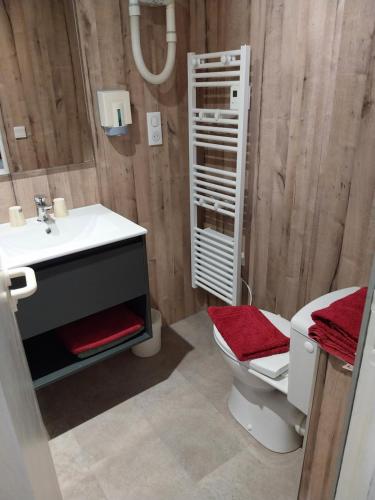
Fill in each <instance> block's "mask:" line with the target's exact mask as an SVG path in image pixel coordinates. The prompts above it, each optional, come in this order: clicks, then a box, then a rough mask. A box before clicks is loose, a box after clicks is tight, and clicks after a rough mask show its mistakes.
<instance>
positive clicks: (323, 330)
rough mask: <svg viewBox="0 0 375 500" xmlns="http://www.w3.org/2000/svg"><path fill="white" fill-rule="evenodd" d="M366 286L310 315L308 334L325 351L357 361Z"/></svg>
mask: <svg viewBox="0 0 375 500" xmlns="http://www.w3.org/2000/svg"><path fill="white" fill-rule="evenodd" d="M366 294H367V288H361V289H359V290H357V291H356V292H354V293H352V294H350V295H347V296H346V297H344V298H342V299H339V300H336V301H335V302H332V304H331V305H329V306H328V307H326V308H324V309H320V310H319V311H314V312H313V313H312V314H311V317H312V319H313V320H314V322H315V323H314V324H313V325H312V326H310V328H309V337H311V338H312V339H314V340H315V341H316V342H318V344H319V345H320V346H321V347H322V349H323V350H324V351H327V352H329V353H330V354H333V356H336V357H338V358H340V359H342V360H344V361H347V362H348V363H350V364H351V365H353V364H354V360H355V353H356V350H357V344H358V337H359V330H360V328H361V322H362V315H363V309H364V307H365V301H366Z"/></svg>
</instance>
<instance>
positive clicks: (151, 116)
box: [147, 111, 163, 146]
mask: <svg viewBox="0 0 375 500" xmlns="http://www.w3.org/2000/svg"><path fill="white" fill-rule="evenodd" d="M147 132H148V145H149V146H160V144H163V134H162V130H161V117H160V112H159V111H155V112H153V113H151V112H150V113H147Z"/></svg>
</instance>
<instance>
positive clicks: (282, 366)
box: [214, 311, 290, 379]
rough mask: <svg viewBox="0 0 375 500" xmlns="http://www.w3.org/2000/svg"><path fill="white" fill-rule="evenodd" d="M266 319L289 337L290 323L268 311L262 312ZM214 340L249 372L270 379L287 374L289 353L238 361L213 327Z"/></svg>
mask: <svg viewBox="0 0 375 500" xmlns="http://www.w3.org/2000/svg"><path fill="white" fill-rule="evenodd" d="M262 313H263V314H264V315H265V316H266V318H267V319H268V320H269V321H271V323H272V324H273V325H274V326H276V328H278V329H279V330H280V331H281V333H283V334H284V335H285V336H286V337H289V336H290V323H289V321H288V320H286V319H285V318H282V317H281V316H279V315H277V314H273V313H271V312H269V311H262ZM214 338H215V340H216V342H217V344H218V345H219V347H220V348H221V349H222V350H223V351H224V352H225V353H226V354H227V356H229V357H230V358H232V359H233V361H236V362H237V363H239V364H241V365H243V366H246V368H248V369H249V370H251V371H255V372H257V373H260V374H261V375H263V376H266V377H269V378H271V379H276V378H278V377H280V376H281V375H282V374H284V373H285V372H287V370H288V367H289V352H286V353H283V354H274V355H272V356H266V357H263V358H257V359H253V360H250V361H239V360H238V358H237V357H236V355H235V354H234V352H233V351H232V350H231V348H230V347H229V346H228V344H227V343H226V341H225V340H224V338H223V337H222V336H221V334H220V332H219V331H218V329H217V328H216V327H215V326H214Z"/></svg>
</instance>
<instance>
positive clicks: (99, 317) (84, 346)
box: [57, 304, 144, 355]
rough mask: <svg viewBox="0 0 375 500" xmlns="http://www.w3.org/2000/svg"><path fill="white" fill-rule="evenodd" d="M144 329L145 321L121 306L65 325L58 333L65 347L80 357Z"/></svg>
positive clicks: (123, 305)
mask: <svg viewBox="0 0 375 500" xmlns="http://www.w3.org/2000/svg"><path fill="white" fill-rule="evenodd" d="M143 327H144V321H143V319H142V318H140V317H139V316H138V315H137V314H135V313H134V312H133V311H131V310H130V309H129V308H128V307H127V306H126V305H125V304H120V305H118V306H115V307H111V308H110V309H106V310H105V311H101V312H99V313H95V314H93V315H92V316H88V317H87V318H83V319H80V320H78V321H74V322H73V323H69V324H68V325H64V326H62V327H60V328H58V329H57V333H58V336H59V338H60V339H61V341H62V342H63V343H64V345H65V347H66V348H67V349H68V350H69V351H70V352H72V353H73V354H76V355H79V354H81V353H83V352H85V351H89V350H92V349H97V348H99V347H103V346H106V345H107V344H110V343H112V342H114V341H116V340H119V339H122V338H125V337H127V336H129V335H132V334H135V333H137V332H140V331H141V330H142V329H143Z"/></svg>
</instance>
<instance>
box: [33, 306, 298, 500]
mask: <svg viewBox="0 0 375 500" xmlns="http://www.w3.org/2000/svg"><path fill="white" fill-rule="evenodd" d="M117 358H119V359H114V358H113V360H112V361H111V362H108V363H102V364H101V366H98V367H97V368H93V369H91V371H90V370H86V371H85V372H82V374H79V375H76V376H74V377H70V378H69V379H66V381H61V382H59V383H58V384H54V385H53V386H50V387H49V388H48V387H47V388H46V389H45V390H42V391H39V393H38V397H39V401H40V405H41V409H42V413H43V415H44V418H45V422H46V426H47V428H48V429H49V432H50V433H51V434H52V435H56V437H54V438H53V439H52V440H51V442H50V444H51V450H52V454H53V457H54V460H55V464H56V469H57V473H58V477H59V482H60V485H61V489H62V492H63V495H64V499H65V500H86V499H87V500H88V499H90V500H120V499H121V500H133V499H137V500H148V499H151V500H168V499H173V500H180V499H181V500H190V499H191V500H193V499H195V500H198V499H199V500H211V499H225V500H242V499H244V500H245V499H246V500H268V499H278V500H283V499H285V500H293V499H295V498H296V492H297V485H298V474H299V469H300V464H301V459H302V453H301V451H297V452H294V453H290V454H286V455H279V454H275V453H272V452H269V451H267V450H266V449H264V448H263V447H262V446H261V445H259V444H258V443H257V442H256V441H255V440H254V439H252V438H251V437H250V436H249V435H248V434H247V433H246V431H245V430H244V429H242V427H240V426H239V424H237V422H235V421H234V420H233V418H232V417H231V415H230V414H229V411H228V409H227V406H226V398H227V395H228V392H229V388H230V386H231V374H230V372H229V370H228V368H227V366H226V365H225V364H224V363H223V361H222V358H221V356H220V354H219V353H218V352H217V349H216V347H215V345H214V343H213V339H212V335H211V325H210V322H209V320H208V318H207V316H206V314H205V313H199V314H196V315H194V316H191V317H190V318H187V319H185V320H183V321H180V322H178V323H176V324H175V325H173V326H172V328H171V329H166V330H165V331H164V332H163V349H162V352H161V353H160V354H159V355H158V356H155V357H154V358H149V359H140V358H135V357H134V356H133V355H132V354H131V353H130V352H129V353H125V354H124V355H123V356H118V357H117ZM108 379H110V382H109V381H108ZM145 380H146V383H145ZM80 391H81V392H80ZM83 391H84V393H85V396H83V395H82V394H83ZM59 393H60V397H59V398H56V394H59ZM77 424H79V425H77ZM66 429H69V430H66ZM62 431H65V432H63V433H61V432H62Z"/></svg>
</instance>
